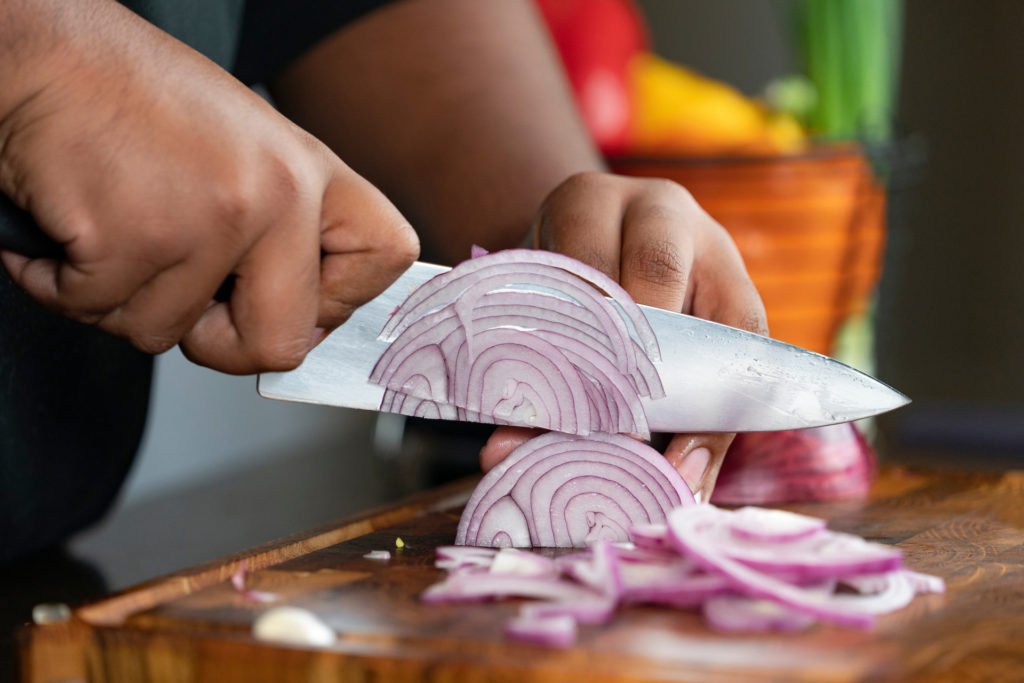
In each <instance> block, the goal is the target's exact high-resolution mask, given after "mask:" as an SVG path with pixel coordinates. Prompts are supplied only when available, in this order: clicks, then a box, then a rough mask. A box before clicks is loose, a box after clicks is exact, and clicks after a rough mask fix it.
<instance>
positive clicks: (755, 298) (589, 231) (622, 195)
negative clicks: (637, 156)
mask: <svg viewBox="0 0 1024 683" xmlns="http://www.w3.org/2000/svg"><path fill="white" fill-rule="evenodd" d="M535 228H536V231H535V232H536V239H537V246H539V247H541V248H544V249H549V250H551V251H557V252H561V253H563V254H566V255H568V256H572V257H574V258H576V259H579V260H580V261H583V262H584V263H587V264H589V265H591V266H593V267H595V268H598V269H599V270H602V271H604V272H605V273H606V274H607V275H609V276H611V277H613V278H615V279H616V280H618V281H619V282H620V283H621V284H622V286H623V287H624V288H625V289H626V291H627V292H629V293H630V295H631V296H632V297H633V299H635V300H636V301H637V302H638V303H641V304H647V305H650V306H658V307H661V308H666V309H668V310H671V311H679V312H683V313H690V314H692V315H696V316H699V317H701V318H706V319H708V320H714V321H716V322H720V323H724V324H726V325H732V326H733V327H740V328H743V329H745V330H749V331H751V332H756V333H758V334H767V330H768V328H767V323H766V316H765V310H764V305H763V304H762V303H761V297H760V296H759V295H758V293H757V290H756V289H755V287H754V284H753V282H751V280H750V277H749V276H748V275H747V272H746V269H745V268H744V266H743V260H742V258H741V257H740V254H739V251H738V250H737V249H736V245H735V244H734V243H733V241H732V239H731V238H730V237H729V235H728V233H726V231H725V230H724V229H723V228H722V226H720V225H718V224H717V223H716V222H715V221H714V220H712V218H711V217H710V216H708V214H707V213H706V212H705V211H704V210H703V209H701V207H700V206H699V205H698V204H697V202H696V201H694V199H693V197H692V196H691V195H690V193H689V192H687V191H686V190H685V189H683V188H682V187H681V186H679V185H677V184H675V183H673V182H670V181H667V180H649V179H638V178H624V177H618V176H613V175H608V174H602V173H583V174H579V175H575V176H573V177H571V178H569V180H567V181H565V182H564V183H563V184H562V185H560V186H559V187H558V188H556V189H555V191H554V192H552V193H551V194H550V195H549V196H548V198H547V200H546V201H545V202H544V205H543V206H542V207H541V210H540V214H539V216H538V219H537V221H536V225H535ZM536 433H537V432H536V430H529V429H520V428H509V427H503V428H499V429H497V430H495V432H494V435H493V436H492V437H491V439H490V440H489V441H488V442H487V445H486V446H485V447H484V449H483V451H482V452H481V454H480V460H481V464H482V465H483V468H484V469H485V470H487V469H490V468H491V467H493V466H494V465H496V464H497V463H498V462H500V461H501V459H503V458H504V457H505V456H506V455H508V454H509V453H510V452H511V451H512V450H513V449H514V448H515V447H516V446H517V445H519V444H520V443H522V442H523V441H525V440H527V439H529V438H530V437H531V436H533V435H535V434H536ZM733 436H734V435H732V434H676V435H674V436H673V437H672V439H671V441H670V442H669V444H668V448H667V449H666V451H665V457H666V458H667V459H668V460H669V462H670V463H671V464H672V465H673V466H674V467H675V468H676V469H677V470H678V471H679V473H680V474H682V475H683V478H684V479H685V480H686V482H687V483H688V484H689V485H690V488H691V489H692V490H693V491H694V493H695V494H697V495H698V496H699V497H700V499H701V500H705V501H706V500H708V499H709V498H710V497H711V492H712V490H713V489H714V486H715V479H716V478H717V476H718V471H719V469H720V468H721V466H722V460H723V459H724V457H725V452H726V449H728V447H729V444H730V443H731V442H732V439H733Z"/></svg>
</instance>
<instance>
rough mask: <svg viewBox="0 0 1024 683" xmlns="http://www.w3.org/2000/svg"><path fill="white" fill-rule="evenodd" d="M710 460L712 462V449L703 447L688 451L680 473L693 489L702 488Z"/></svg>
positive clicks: (680, 466) (680, 467)
mask: <svg viewBox="0 0 1024 683" xmlns="http://www.w3.org/2000/svg"><path fill="white" fill-rule="evenodd" d="M709 462H711V451H709V450H708V449H707V448H703V447H701V448H694V449H693V450H692V451H690V452H689V453H687V454H686V457H685V458H684V459H683V462H682V464H681V465H679V468H678V469H679V474H681V475H682V476H683V479H684V480H685V481H686V483H687V485H688V486H689V487H690V490H691V491H696V490H697V489H698V488H700V483H701V481H703V479H704V472H705V470H707V468H708V463H709Z"/></svg>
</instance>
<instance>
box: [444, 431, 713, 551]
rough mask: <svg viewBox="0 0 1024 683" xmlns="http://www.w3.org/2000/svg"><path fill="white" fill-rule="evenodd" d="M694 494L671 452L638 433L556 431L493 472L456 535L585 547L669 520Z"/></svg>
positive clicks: (485, 542) (491, 542)
mask: <svg viewBox="0 0 1024 683" xmlns="http://www.w3.org/2000/svg"><path fill="white" fill-rule="evenodd" d="M693 502H694V501H693V494H692V493H690V489H689V488H688V487H687V486H686V483H685V482H684V481H683V480H682V478H681V477H680V476H679V474H678V473H677V472H676V471H675V470H674V469H672V467H671V466H669V465H668V463H667V462H666V461H665V458H664V457H662V455H661V454H660V453H658V452H657V451H655V450H654V449H653V448H651V447H649V446H647V445H645V444H643V443H641V442H639V441H637V440H635V439H632V438H630V437H627V436H621V435H612V434H601V435H592V436H591V437H589V438H587V439H583V438H580V437H576V436H571V435H567V434H559V433H555V432H551V433H549V434H544V435H543V436H539V437H537V438H535V439H531V440H530V441H527V442H526V443H524V444H523V445H521V446H520V447H519V448H517V449H516V450H515V451H514V452H513V453H512V454H511V455H509V456H508V457H507V458H506V459H505V460H504V461H502V462H501V464H499V465H498V466H497V467H495V468H494V469H493V470H491V471H490V472H488V473H487V475H486V476H485V477H484V478H483V479H482V480H481V482H480V484H479V485H478V486H477V488H476V490H475V491H474V492H473V495H472V497H470V499H469V502H468V503H467V504H466V508H465V510H464V511H463V513H462V519H461V520H460V522H459V530H458V535H457V536H456V538H455V542H456V543H457V544H460V545H475V546H496V547H500V546H516V547H531V546H563V547H564V546H576V547H582V546H585V545H588V544H591V543H594V542H597V541H598V540H600V539H607V540H610V541H625V540H628V539H627V530H628V529H629V528H630V527H632V526H634V525H636V524H650V523H659V522H664V521H665V518H666V515H667V514H668V512H669V511H670V510H671V509H673V508H675V507H678V506H680V505H691V504H693Z"/></svg>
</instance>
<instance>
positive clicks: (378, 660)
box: [22, 469, 1024, 683]
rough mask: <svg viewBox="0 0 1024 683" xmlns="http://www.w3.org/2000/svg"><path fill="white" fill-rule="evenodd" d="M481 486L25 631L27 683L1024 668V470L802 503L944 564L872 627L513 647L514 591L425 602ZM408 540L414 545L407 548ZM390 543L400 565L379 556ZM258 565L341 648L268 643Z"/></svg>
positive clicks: (664, 620)
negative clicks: (237, 573)
mask: <svg viewBox="0 0 1024 683" xmlns="http://www.w3.org/2000/svg"><path fill="white" fill-rule="evenodd" d="M472 485H473V482H462V483H459V484H455V485H452V486H449V487H446V488H444V489H439V490H436V491H432V492H429V493H426V494H422V495H420V496H419V497H417V498H415V499H411V500H409V501H406V502H404V503H401V504H399V505H395V506H393V507H390V508H387V509H383V510H379V511H376V512H373V513H368V514H366V515H363V516H361V517H359V518H357V519H353V520H349V521H347V522H345V523H341V524H339V525H336V526H334V527H332V528H329V529H323V530H318V531H315V532H310V533H308V534H304V535H301V536H298V537H295V538H291V539H286V540H284V541H282V542H280V543H277V544H274V545H271V546H268V547H265V548H260V549H257V550H254V551H252V552H250V553H246V554H243V555H239V556H235V557H230V558H226V559H225V560H224V561H221V562H216V563H212V564H209V565H206V566H203V567H199V568H195V569H192V570H187V571H184V572H181V573H179V574H176V575H173V576H170V577H167V578H164V579H159V580H156V581H152V582H150V583H147V584H144V585H142V586H139V587H137V588H134V589H131V590H128V591H125V592H124V593H121V594H119V595H115V596H112V597H110V598H109V599H106V600H104V601H101V602H98V603H95V604H92V605H88V606H85V607H82V608H80V609H78V610H76V611H75V612H74V616H73V618H72V619H71V621H69V622H67V623H63V624H52V625H47V626H37V627H34V628H33V629H32V630H30V631H28V632H26V633H25V634H24V639H23V648H22V661H23V670H24V680H26V681H31V682H33V683H44V682H45V683H56V682H57V681H70V680H88V681H96V682H100V683H128V682H131V683H136V682H142V681H174V682H176V683H178V682H180V683H185V682H192V681H204V682H205V681H210V682H214V681H215V682H217V683H222V682H227V683H230V682H233V681H239V682H241V681H245V682H247V683H252V682H260V681H275V682H278V681H283V682H292V681H294V682H296V683H298V682H320V681H437V682H447V681H451V682H453V683H454V682H460V683H461V682H466V683H475V682H477V681H536V682H544V683H548V682H562V681H586V682H587V683H603V682H612V681H616V682H625V681H631V682H632V681H705V682H719V681H758V682H759V681H883V680H892V681H957V682H965V681H1007V682H1011V681H1013V682H1017V681H1024V505H1022V494H1024V473H1008V474H967V473H954V472H946V473H941V472H920V471H917V472H911V471H907V470H903V469H886V470H884V471H883V472H882V474H881V476H880V478H879V480H878V481H877V482H876V485H875V486H874V489H873V492H872V495H871V497H870V499H868V500H861V501H846V502H841V503H828V504H824V503H822V504H808V505H798V506H790V508H789V509H794V510H798V511H801V512H805V513H807V514H812V515H817V516H821V517H825V518H827V519H828V520H830V524H831V526H832V527H833V528H836V529H839V530H843V531H849V532H852V533H857V534H860V535H862V536H865V537H867V538H869V539H872V540H877V541H880V542H883V543H893V544H896V545H898V546H899V547H901V548H902V549H903V551H904V553H905V556H906V561H907V564H908V565H909V566H910V567H912V568H914V569H917V570H919V571H924V572H929V573H933V574H937V575H939V576H941V577H943V578H944V579H945V580H946V581H947V584H948V591H947V593H946V594H945V595H929V596H921V597H919V598H918V599H916V600H915V601H914V603H913V604H912V605H911V606H909V607H908V608H906V609H904V610H902V611H900V612H897V613H896V614H893V615H890V616H887V617H884V618H882V619H881V620H880V621H879V622H878V624H877V625H876V626H875V628H874V629H872V630H870V631H861V630H852V629H844V628H839V627H832V626H824V625H819V626H815V627H813V628H811V629H809V630H808V631H805V632H803V633H799V634H773V635H758V636H731V635H730V636H726V635H721V634H716V633H714V632H712V631H709V630H708V629H707V628H706V627H705V626H704V625H703V623H702V621H701V619H700V617H699V615H697V614H696V613H693V612H686V611H671V610H667V609H661V608H652V607H629V608H626V609H623V610H622V611H621V612H620V613H619V614H618V616H617V617H616V618H615V619H614V621H613V622H612V623H611V624H609V625H607V626H600V627H598V626H593V627H591V626H584V627H581V635H580V639H579V642H578V644H577V646H575V647H573V648H571V649H568V650H550V649H545V648H542V647H538V646H532V645H527V644H522V643H515V642H509V641H506V640H505V639H504V638H503V637H502V634H501V628H502V623H503V621H504V620H505V619H506V618H507V617H508V616H510V615H511V614H513V612H514V611H515V610H516V608H517V603H516V602H514V601H508V602H499V603H489V604H478V605H445V606H438V605H432V606H428V605H423V604H421V603H420V602H419V599H418V596H419V594H420V593H421V591H422V590H423V589H424V588H426V587H427V586H429V585H430V584H431V583H433V582H434V581H437V580H438V579H440V578H441V576H442V572H441V571H439V570H436V569H434V567H433V552H434V548H435V547H436V546H437V545H441V544H448V543H451V541H452V539H453V537H454V533H455V526H456V523H457V521H458V513H459V509H460V507H461V505H462V504H463V503H464V502H465V499H466V497H467V496H468V494H469V492H470V491H471V489H472ZM397 537H401V538H402V539H403V540H404V542H405V543H406V547H405V548H404V549H402V550H400V551H398V550H396V548H395V539H396V538H397ZM383 549H388V550H391V551H392V553H393V558H392V560H390V561H389V562H386V563H382V562H379V561H373V560H367V559H364V558H363V555H364V554H366V553H367V552H369V551H370V550H383ZM242 561H246V562H247V563H248V564H249V566H251V567H253V568H254V570H255V571H254V572H253V573H252V575H251V578H252V581H251V586H252V587H253V588H256V589H260V590H266V591H272V592H274V593H277V594H278V595H279V596H280V597H281V602H282V603H285V604H291V605H297V606H301V607H305V608H307V609H309V610H312V611H313V612H315V613H317V614H318V615H319V616H320V617H321V618H322V619H323V620H324V621H326V622H327V623H328V624H330V625H331V626H332V627H333V628H334V629H336V631H337V632H338V642H337V643H336V644H335V645H334V646H333V647H331V648H326V649H316V648H299V647H283V646H276V645H270V644H267V643H263V642H259V641H257V640H255V639H254V638H253V637H252V635H251V627H252V623H253V621H254V620H255V618H256V617H257V616H258V615H259V614H260V613H261V612H262V611H264V610H266V609H268V606H267V605H263V604H257V603H253V602H249V601H246V600H245V598H243V597H242V596H240V595H239V594H238V593H237V592H236V591H234V590H233V589H232V588H231V586H230V583H229V581H228V578H229V577H230V576H231V574H232V572H233V571H234V570H235V568H236V567H237V566H238V563H239V562H242Z"/></svg>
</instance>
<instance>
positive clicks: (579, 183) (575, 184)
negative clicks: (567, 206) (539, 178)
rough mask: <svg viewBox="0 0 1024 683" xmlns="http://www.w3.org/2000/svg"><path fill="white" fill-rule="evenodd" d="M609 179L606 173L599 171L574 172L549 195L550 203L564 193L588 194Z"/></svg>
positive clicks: (602, 185)
mask: <svg viewBox="0 0 1024 683" xmlns="http://www.w3.org/2000/svg"><path fill="white" fill-rule="evenodd" d="M606 181H607V176H606V175H605V174H604V173H599V172H597V171H581V172H580V173H574V174H572V175H571V176H569V177H568V178H566V179H565V180H563V181H562V182H561V184H560V185H558V187H556V188H555V189H554V190H553V191H552V192H551V194H550V195H549V196H548V201H547V202H545V203H550V202H551V201H554V200H556V199H561V198H562V197H563V196H564V195H570V196H572V195H576V194H586V193H588V192H593V191H597V190H600V189H601V188H603V187H604V185H605V183H606Z"/></svg>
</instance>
